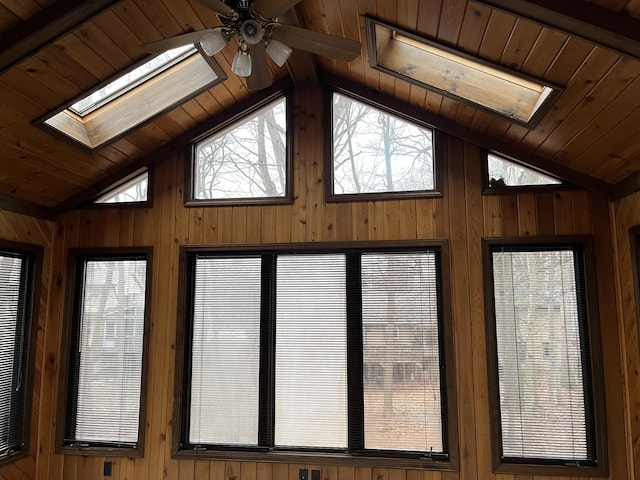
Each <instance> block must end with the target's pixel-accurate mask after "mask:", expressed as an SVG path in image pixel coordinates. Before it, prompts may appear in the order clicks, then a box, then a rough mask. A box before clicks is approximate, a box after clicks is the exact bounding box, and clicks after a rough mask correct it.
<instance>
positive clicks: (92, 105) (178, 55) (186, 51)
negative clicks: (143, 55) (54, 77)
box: [68, 45, 197, 117]
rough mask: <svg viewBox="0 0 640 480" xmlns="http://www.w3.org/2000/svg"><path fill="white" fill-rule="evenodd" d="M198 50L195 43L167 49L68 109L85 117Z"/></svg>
mask: <svg viewBox="0 0 640 480" xmlns="http://www.w3.org/2000/svg"><path fill="white" fill-rule="evenodd" d="M171 52H174V53H175V54H174V55H172V56H170V57H169V58H167V59H166V60H165V61H164V62H162V63H161V64H159V65H157V66H155V67H153V68H152V69H151V70H150V71H148V72H147V73H144V74H142V75H140V76H138V77H137V78H135V79H134V80H131V81H127V83H125V84H124V85H122V86H121V87H116V88H115V89H114V90H113V91H112V92H111V93H105V95H104V97H102V98H100V99H99V100H95V101H91V100H89V99H90V98H91V96H93V95H95V94H96V93H98V92H100V91H101V90H107V89H109V87H111V86H112V85H113V84H114V83H116V82H118V81H120V79H122V78H124V77H126V76H127V75H131V74H134V73H135V72H136V71H138V70H140V69H142V68H143V67H145V66H146V65H148V64H151V63H153V62H154V61H156V60H157V59H159V58H160V57H161V56H163V55H167V54H170V53H171ZM196 52H197V49H196V47H195V46H193V45H184V46H182V47H178V48H174V49H171V50H167V51H166V52H164V53H161V54H159V55H156V56H155V57H152V58H151V59H149V60H147V61H146V62H143V63H141V64H139V65H138V66H137V67H135V68H133V69H131V70H129V71H128V72H127V73H124V74H122V75H120V76H117V77H115V78H114V79H113V80H112V81H110V82H109V83H107V84H106V85H104V86H103V87H101V88H98V89H96V90H93V91H92V92H91V93H89V94H88V95H86V96H85V97H84V98H81V99H80V100H78V101H77V102H75V103H73V104H71V105H69V107H68V109H69V110H70V111H72V112H73V113H75V114H76V115H78V116H80V117H84V116H86V115H89V114H90V113H91V112H93V111H95V110H97V109H98V108H100V107H102V106H104V105H106V104H108V103H110V102H112V101H114V100H116V99H117V98H118V97H120V96H122V95H124V94H125V93H127V92H129V91H130V90H133V89H134V88H136V87H138V86H139V85H142V84H143V83H145V82H147V81H149V80H151V79H152V78H153V77H155V76H156V75H160V74H161V73H162V72H164V71H165V70H168V69H169V68H171V67H173V66H174V65H175V64H177V63H180V62H181V61H182V60H184V59H185V58H187V57H190V56H191V55H193V54H194V53H196ZM85 101H86V102H87V103H88V105H87V106H86V107H78V106H77V105H78V104H80V103H83V102H85Z"/></svg>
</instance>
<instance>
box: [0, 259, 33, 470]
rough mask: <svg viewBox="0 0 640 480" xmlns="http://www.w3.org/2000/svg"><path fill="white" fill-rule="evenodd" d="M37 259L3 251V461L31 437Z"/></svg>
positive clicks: (0, 407) (0, 322)
mask: <svg viewBox="0 0 640 480" xmlns="http://www.w3.org/2000/svg"><path fill="white" fill-rule="evenodd" d="M33 262H34V260H33V259H32V258H31V256H30V255H28V254H23V253H17V252H11V251H5V250H0V279H2V281H0V461H1V460H2V459H3V458H5V457H7V456H9V455H11V454H12V453H15V452H18V451H21V450H23V449H24V447H25V441H26V440H27V439H26V438H25V432H26V427H27V425H26V423H28V422H29V416H28V413H27V412H26V403H27V400H28V393H27V380H28V376H27V374H28V370H29V349H30V347H31V345H30V334H31V322H32V318H31V314H32V290H33V281H34V278H33V277H34V275H33V272H32V269H33V268H32V263H33Z"/></svg>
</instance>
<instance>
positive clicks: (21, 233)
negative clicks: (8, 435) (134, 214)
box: [0, 210, 54, 480]
mask: <svg viewBox="0 0 640 480" xmlns="http://www.w3.org/2000/svg"><path fill="white" fill-rule="evenodd" d="M53 228H54V224H53V222H50V221H46V220H41V219H36V218H33V217H29V216H26V215H20V214H17V213H13V212H8V211H5V210H0V238H2V239H3V240H10V241H12V242H20V243H29V244H32V245H38V246H41V247H43V249H44V255H43V265H42V278H41V280H40V281H41V284H40V298H39V302H40V303H39V318H38V319H36V323H35V324H34V326H35V328H37V329H38V333H37V338H36V344H35V345H33V348H35V349H36V357H35V358H36V363H35V369H34V376H33V405H32V411H31V438H30V448H29V455H28V456H27V457H25V458H23V459H21V460H18V461H17V462H15V463H14V464H11V465H6V466H4V467H0V480H22V479H24V480H27V479H33V478H35V471H36V456H37V449H38V442H39V426H40V423H41V422H42V421H43V419H42V416H41V415H40V407H41V400H42V385H41V380H42V379H43V378H44V377H43V375H42V371H43V369H46V368H47V365H46V364H45V363H44V362H43V359H44V332H45V327H46V324H47V322H46V313H47V302H48V299H49V273H50V271H51V246H52V240H53ZM0 281H4V280H2V279H0Z"/></svg>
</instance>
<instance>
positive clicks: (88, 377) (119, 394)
mask: <svg viewBox="0 0 640 480" xmlns="http://www.w3.org/2000/svg"><path fill="white" fill-rule="evenodd" d="M150 264H151V252H150V249H143V250H140V249H136V250H133V249H110V250H100V251H97V250H96V251H80V250H78V251H72V252H71V258H70V266H69V269H70V276H71V278H70V279H69V282H70V284H71V288H70V295H72V297H73V298H72V299H70V306H71V311H70V312H68V313H67V319H66V324H65V331H66V332H67V335H65V339H66V340H65V342H64V351H65V354H66V357H64V360H63V361H64V365H63V372H65V375H63V376H62V377H63V378H62V382H63V383H62V385H61V388H60V394H61V397H60V401H59V425H62V426H63V427H62V428H60V429H59V432H58V450H59V452H61V453H70V452H71V453H75V454H78V453H79V452H80V451H81V452H82V455H85V454H96V455H126V456H134V457H135V456H142V445H143V440H144V429H143V428H141V426H142V425H144V405H145V401H144V399H145V392H146V386H145V382H146V363H147V361H146V353H145V352H146V351H147V343H148V339H147V338H146V337H148V335H146V334H145V332H147V331H148V324H149V295H150V279H151V267H150Z"/></svg>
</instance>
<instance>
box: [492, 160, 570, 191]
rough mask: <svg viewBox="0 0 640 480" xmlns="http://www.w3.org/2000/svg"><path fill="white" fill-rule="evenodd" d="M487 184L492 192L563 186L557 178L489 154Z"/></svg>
mask: <svg viewBox="0 0 640 480" xmlns="http://www.w3.org/2000/svg"><path fill="white" fill-rule="evenodd" d="M487 182H488V186H489V189H492V190H493V189H496V190H498V189H501V188H509V187H532V186H533V187H541V186H542V187H544V186H554V185H561V184H562V182H561V181H560V180H558V179H557V178H554V177H551V176H549V175H545V174H544V173H541V172H538V171H536V170H533V169H532V168H528V167H525V166H524V165H521V164H519V163H516V162H515V161H512V160H508V159H507V158H505V157H502V156H500V155H497V154H494V153H488V154H487Z"/></svg>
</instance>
